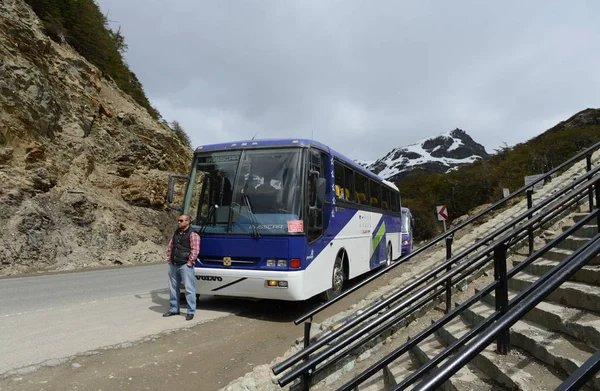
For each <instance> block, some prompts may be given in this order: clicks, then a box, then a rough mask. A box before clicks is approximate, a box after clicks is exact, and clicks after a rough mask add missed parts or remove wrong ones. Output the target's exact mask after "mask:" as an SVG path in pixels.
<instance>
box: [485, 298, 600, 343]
mask: <svg viewBox="0 0 600 391" xmlns="http://www.w3.org/2000/svg"><path fill="white" fill-rule="evenodd" d="M516 295H517V293H516V292H514V291H509V292H508V299H509V300H512V299H513V298H514V297H515V296H516ZM483 301H484V302H486V303H487V304H489V305H491V306H492V307H493V306H495V297H494V294H491V295H487V296H484V298H483ZM524 319H525V320H527V321H530V322H533V323H536V324H539V325H542V326H544V327H546V328H547V329H549V330H553V331H558V332H560V333H563V334H566V335H570V336H571V337H574V338H577V339H578V340H580V341H583V342H584V343H586V344H587V345H588V346H591V347H592V348H594V349H596V350H599V349H600V316H598V315H596V314H594V313H593V312H587V311H583V310H580V309H578V308H570V307H564V306H562V305H560V304H555V303H551V302H546V301H543V302H541V303H539V304H538V305H537V306H536V307H535V308H533V309H531V311H529V312H528V313H527V315H525V318H524Z"/></svg>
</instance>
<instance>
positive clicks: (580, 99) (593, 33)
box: [98, 0, 600, 160]
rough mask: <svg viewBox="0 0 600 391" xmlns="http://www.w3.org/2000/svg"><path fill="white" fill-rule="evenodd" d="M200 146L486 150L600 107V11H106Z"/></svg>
mask: <svg viewBox="0 0 600 391" xmlns="http://www.w3.org/2000/svg"><path fill="white" fill-rule="evenodd" d="M98 3H99V5H100V7H101V9H102V10H103V11H104V12H109V19H110V20H114V21H116V22H113V25H114V26H115V27H116V26H117V25H120V26H121V27H122V32H123V33H124V34H125V37H126V40H127V43H128V45H129V51H128V53H127V54H126V59H127V61H128V63H129V64H130V66H131V68H132V70H133V71H134V72H135V73H136V74H137V75H138V77H139V79H140V80H141V81H142V82H143V84H144V88H145V91H146V93H147V94H148V96H149V97H150V99H151V101H152V102H153V103H154V104H155V105H156V106H157V108H158V109H159V111H160V112H161V113H162V115H163V116H164V117H165V118H166V119H167V120H169V121H171V120H178V121H180V123H181V124H182V126H183V127H184V129H186V130H187V131H188V133H189V134H190V137H191V139H192V141H193V142H194V143H195V144H207V143H211V142H225V141H232V140H237V139H243V138H249V137H252V136H253V135H255V134H256V133H258V137H259V138H262V137H265V138H266V137H288V136H289V137H307V138H310V137H311V136H314V138H315V139H318V140H320V141H322V142H325V143H327V144H330V145H331V146H332V147H333V148H335V149H337V150H339V151H341V152H342V153H344V154H346V155H348V156H350V157H352V158H356V159H365V160H367V159H369V160H373V159H376V158H378V157H381V156H383V155H385V154H386V153H387V152H388V151H389V150H390V149H392V148H394V147H399V146H405V145H408V144H410V143H412V142H414V141H417V140H420V139H422V138H425V137H433V136H436V135H438V134H440V133H443V132H446V131H448V130H451V129H454V128H456V127H459V128H462V129H464V130H466V131H467V132H468V133H469V134H470V135H471V136H472V137H473V138H474V140H475V141H477V142H480V143H482V144H483V145H484V146H485V147H486V148H487V149H488V152H491V151H493V149H494V148H496V147H498V146H500V145H502V143H504V142H506V143H508V144H509V145H514V144H516V143H519V142H524V141H526V140H527V139H529V138H532V137H534V136H536V135H537V134H539V133H541V132H543V131H544V130H546V129H547V128H549V127H551V126H553V125H554V124H556V123H557V122H558V121H560V120H564V119H566V118H568V117H569V116H571V115H572V114H574V113H575V112H577V111H580V110H582V109H585V108H587V107H597V106H598V103H597V102H599V101H600V88H597V83H598V82H599V81H600V68H598V67H597V64H598V62H599V60H600V58H599V57H600V53H599V52H598V51H597V50H595V48H596V44H597V42H599V41H600V27H599V25H600V24H598V23H597V21H596V18H595V15H598V11H600V3H596V2H587V3H586V2H577V3H566V2H560V1H530V2H526V3H524V4H523V3H521V2H516V1H509V2H501V3H482V2H476V1H459V2H452V3H440V2H432V1H423V2H410V3H407V2H397V1H392V0H381V1H378V2H375V3H373V2H367V1H364V0H344V1H342V0H311V1H309V0H307V1H302V2H298V1H297V2H283V1H277V0H264V1H250V0H244V1H242V0H222V1H218V2H209V1H195V0H178V1H177V2H164V1H158V0H144V1H142V0H128V1H126V2H124V1H119V0H99V1H98Z"/></svg>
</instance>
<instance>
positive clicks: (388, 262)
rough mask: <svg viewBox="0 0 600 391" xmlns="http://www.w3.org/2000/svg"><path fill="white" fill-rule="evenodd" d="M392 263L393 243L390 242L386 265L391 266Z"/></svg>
mask: <svg viewBox="0 0 600 391" xmlns="http://www.w3.org/2000/svg"><path fill="white" fill-rule="evenodd" d="M391 264H392V244H391V243H388V246H387V256H386V257H385V266H386V267H387V266H390V265H391Z"/></svg>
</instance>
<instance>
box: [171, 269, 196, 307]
mask: <svg viewBox="0 0 600 391" xmlns="http://www.w3.org/2000/svg"><path fill="white" fill-rule="evenodd" d="M182 281H183V286H184V287H185V301H186V302H187V313H188V314H190V315H192V314H194V313H195V312H196V282H195V281H194V267H193V266H188V265H187V264H185V263H184V264H183V265H173V264H172V263H169V292H170V295H171V298H170V300H169V311H171V312H179V285H181V282H182Z"/></svg>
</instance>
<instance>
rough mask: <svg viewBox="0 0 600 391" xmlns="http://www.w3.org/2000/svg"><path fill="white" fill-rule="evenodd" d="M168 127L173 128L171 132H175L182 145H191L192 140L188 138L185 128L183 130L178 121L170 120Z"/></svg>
mask: <svg viewBox="0 0 600 391" xmlns="http://www.w3.org/2000/svg"><path fill="white" fill-rule="evenodd" d="M170 128H171V129H172V130H173V132H175V134H176V135H177V138H178V139H179V141H181V143H182V144H183V145H187V146H188V147H190V148H191V147H192V141H191V140H190V137H189V136H188V135H187V133H186V132H185V130H183V127H182V126H181V124H180V123H179V121H173V122H171V124H170Z"/></svg>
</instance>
